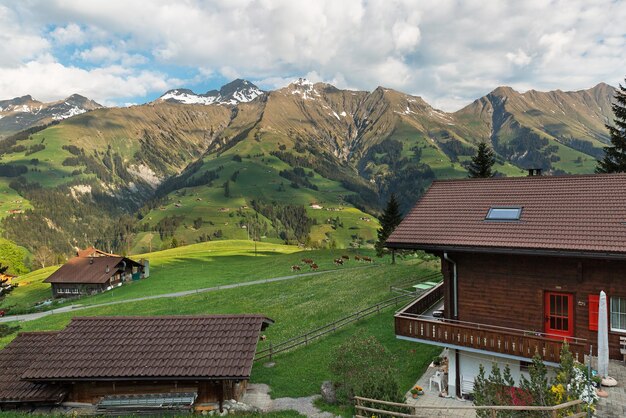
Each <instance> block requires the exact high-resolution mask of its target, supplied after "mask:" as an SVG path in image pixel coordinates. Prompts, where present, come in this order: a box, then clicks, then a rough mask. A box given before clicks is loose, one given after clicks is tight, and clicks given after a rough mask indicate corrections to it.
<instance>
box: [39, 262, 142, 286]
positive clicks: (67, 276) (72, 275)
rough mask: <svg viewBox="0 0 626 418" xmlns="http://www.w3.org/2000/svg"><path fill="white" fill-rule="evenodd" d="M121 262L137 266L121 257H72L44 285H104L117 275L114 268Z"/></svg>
mask: <svg viewBox="0 0 626 418" xmlns="http://www.w3.org/2000/svg"><path fill="white" fill-rule="evenodd" d="M122 260H124V261H125V262H126V263H133V264H137V265H138V263H137V262H135V261H133V260H130V259H129V258H125V257H121V256H116V257H109V256H102V257H74V258H70V259H69V260H68V262H67V263H65V264H64V265H62V266H61V267H60V268H59V269H58V270H57V271H55V272H54V273H52V274H51V275H50V277H48V278H47V279H46V280H44V283H106V281H107V280H109V278H110V277H111V276H113V275H114V274H115V273H117V269H116V266H117V265H118V264H119V263H120V262H121V261H122ZM107 266H108V267H109V271H108V272H107Z"/></svg>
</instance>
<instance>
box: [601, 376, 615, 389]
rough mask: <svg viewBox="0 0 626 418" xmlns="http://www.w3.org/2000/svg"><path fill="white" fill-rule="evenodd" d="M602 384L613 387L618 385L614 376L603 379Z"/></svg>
mask: <svg viewBox="0 0 626 418" xmlns="http://www.w3.org/2000/svg"><path fill="white" fill-rule="evenodd" d="M600 384H601V385H602V386H606V387H609V388H612V387H614V386H617V380H615V379H613V378H612V377H609V376H607V377H605V378H603V379H602V382H601V383H600Z"/></svg>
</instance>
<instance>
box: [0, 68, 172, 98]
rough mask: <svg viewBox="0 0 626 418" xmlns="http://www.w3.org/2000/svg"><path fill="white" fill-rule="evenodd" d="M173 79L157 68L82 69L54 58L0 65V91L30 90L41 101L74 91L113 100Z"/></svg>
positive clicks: (161, 86)
mask: <svg viewBox="0 0 626 418" xmlns="http://www.w3.org/2000/svg"><path fill="white" fill-rule="evenodd" d="M177 82H180V80H169V79H168V78H167V77H166V76H164V75H163V74H160V73H157V72H152V71H139V72H135V71H129V70H128V69H125V68H123V67H120V66H110V67H102V68H97V69H93V70H85V69H81V68H77V67H68V66H64V65H62V64H60V63H58V62H46V61H30V62H27V63H26V64H24V65H23V66H20V67H17V68H0V91H2V92H3V94H4V95H6V97H15V96H19V95H21V94H24V92H31V94H32V95H33V96H34V97H35V98H36V99H38V100H42V101H52V100H58V99H60V98H64V97H67V96H69V95H71V94H73V93H78V94H81V95H83V96H86V97H89V98H91V99H94V100H96V101H98V102H100V103H102V104H114V103H117V102H119V101H121V99H123V98H126V97H136V96H139V97H141V96H145V95H147V94H148V93H151V92H155V91H157V92H158V91H165V90H166V89H167V88H168V87H169V86H170V85H171V84H174V83H177Z"/></svg>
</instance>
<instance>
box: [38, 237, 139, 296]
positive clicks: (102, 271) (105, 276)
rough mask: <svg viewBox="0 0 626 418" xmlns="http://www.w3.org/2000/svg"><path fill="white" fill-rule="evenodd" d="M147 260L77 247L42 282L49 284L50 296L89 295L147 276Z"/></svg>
mask: <svg viewBox="0 0 626 418" xmlns="http://www.w3.org/2000/svg"><path fill="white" fill-rule="evenodd" d="M148 273H149V266H148V261H147V260H144V261H142V262H141V263H139V262H137V261H134V260H131V259H130V258H128V257H122V256H121V255H117V254H109V253H105V252H103V251H100V250H97V249H95V248H93V247H90V248H87V249H85V250H82V251H78V253H77V254H76V257H73V258H71V259H70V260H69V261H68V262H67V263H65V264H64V265H63V266H61V267H60V268H59V269H58V270H57V271H55V272H54V273H52V274H51V275H50V277H48V278H47V279H46V280H44V283H50V284H51V285H52V296H53V297H55V298H56V297H75V296H81V295H91V294H94V293H99V292H104V291H106V290H110V289H112V288H113V287H115V286H121V285H122V284H123V283H124V282H128V281H131V280H139V279H143V278H147V277H148Z"/></svg>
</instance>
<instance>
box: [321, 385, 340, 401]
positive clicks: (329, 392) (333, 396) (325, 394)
mask: <svg viewBox="0 0 626 418" xmlns="http://www.w3.org/2000/svg"><path fill="white" fill-rule="evenodd" d="M320 392H321V393H322V399H324V402H326V403H328V404H335V403H337V391H336V390H335V385H334V384H333V382H331V381H330V380H326V381H324V382H323V383H322V387H321V389H320Z"/></svg>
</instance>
